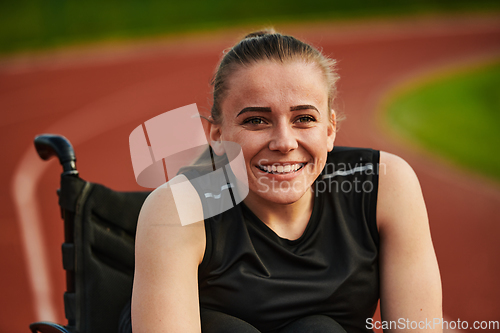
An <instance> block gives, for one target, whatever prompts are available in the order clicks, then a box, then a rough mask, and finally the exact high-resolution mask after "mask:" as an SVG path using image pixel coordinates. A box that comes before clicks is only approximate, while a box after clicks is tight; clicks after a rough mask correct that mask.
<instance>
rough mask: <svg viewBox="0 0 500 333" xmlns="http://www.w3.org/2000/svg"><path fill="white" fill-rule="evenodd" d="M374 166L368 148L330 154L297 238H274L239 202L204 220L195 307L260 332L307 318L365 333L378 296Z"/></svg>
mask: <svg viewBox="0 0 500 333" xmlns="http://www.w3.org/2000/svg"><path fill="white" fill-rule="evenodd" d="M378 162H379V152H378V151H375V150H371V149H359V148H346V147H336V148H335V149H334V150H333V151H332V152H331V153H329V155H328V159H327V164H326V166H325V168H324V170H323V172H322V174H321V175H320V176H319V177H318V179H317V180H316V181H315V183H314V185H313V187H314V192H315V199H314V207H313V211H312V214H311V217H310V220H309V222H308V225H307V227H306V229H305V231H304V233H303V234H302V236H301V237H300V238H298V239H296V240H288V239H284V238H281V237H279V236H278V235H277V234H276V233H275V232H274V231H273V230H271V229H270V228H269V227H268V226H267V225H266V224H264V223H263V222H262V221H261V220H259V218H257V216H256V215H255V214H254V213H253V212H252V211H251V210H250V209H249V208H248V207H246V206H245V204H244V203H240V204H238V205H236V206H235V207H233V208H232V209H230V210H228V211H226V212H224V213H222V214H219V215H217V216H215V217H212V218H208V219H206V220H205V230H206V237H207V241H206V250H205V255H204V258H203V261H202V263H201V264H200V266H199V269H198V280H199V298H200V306H201V307H203V308H208V309H212V310H217V311H221V312H224V313H227V314H229V315H232V316H235V317H238V318H240V319H242V320H245V321H246V322H248V323H250V324H252V325H253V326H255V327H256V328H257V329H259V330H260V331H262V332H272V331H274V330H277V329H279V328H281V327H283V326H285V325H287V324H288V323H290V322H291V321H293V320H295V319H298V318H301V317H304V316H307V315H312V314H324V315H328V316H330V317H332V318H333V319H335V320H336V321H337V322H338V323H339V324H340V325H342V326H343V327H344V329H345V330H346V331H347V332H367V331H371V330H368V329H367V328H366V320H367V318H371V317H372V316H373V314H374V311H375V309H376V306H377V301H378V298H379V268H378V253H379V250H378V249H379V236H378V232H377V223H376V206H377V192H378V166H379V163H378ZM189 178H192V177H189ZM193 185H194V186H195V187H198V186H197V185H196V184H193Z"/></svg>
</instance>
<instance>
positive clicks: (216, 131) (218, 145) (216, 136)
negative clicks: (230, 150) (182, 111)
mask: <svg viewBox="0 0 500 333" xmlns="http://www.w3.org/2000/svg"><path fill="white" fill-rule="evenodd" d="M208 135H209V136H210V146H212V149H213V150H214V152H215V154H217V155H219V156H221V155H224V153H225V149H224V145H223V144H222V132H221V124H215V123H210V124H209V127H208Z"/></svg>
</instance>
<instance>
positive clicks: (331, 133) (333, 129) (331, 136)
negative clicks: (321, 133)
mask: <svg viewBox="0 0 500 333" xmlns="http://www.w3.org/2000/svg"><path fill="white" fill-rule="evenodd" d="M331 114H332V119H331V121H330V123H329V124H328V129H327V136H328V137H327V149H328V151H332V150H333V146H334V143H335V137H336V136H337V120H336V117H335V111H334V110H333V109H332V110H331Z"/></svg>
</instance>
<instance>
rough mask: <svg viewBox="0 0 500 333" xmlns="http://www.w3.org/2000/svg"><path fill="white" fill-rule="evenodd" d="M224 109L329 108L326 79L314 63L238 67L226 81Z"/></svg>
mask: <svg viewBox="0 0 500 333" xmlns="http://www.w3.org/2000/svg"><path fill="white" fill-rule="evenodd" d="M226 87H227V91H226V92H227V93H226V96H225V98H224V100H223V102H222V109H223V111H224V109H227V110H233V109H238V108H243V107H246V106H266V107H271V108H273V107H275V108H277V107H278V106H284V107H286V108H288V107H289V106H294V105H302V104H314V105H315V106H317V107H318V109H325V108H327V105H328V87H327V84H326V79H325V77H324V75H323V73H322V71H321V70H320V69H319V67H318V66H317V65H316V64H314V63H308V62H303V61H291V62H285V63H278V62H274V61H260V62H258V63H256V64H253V65H250V66H247V67H242V66H240V67H238V68H237V69H236V70H235V71H234V72H233V73H231V74H230V75H229V77H228V80H227V86H226Z"/></svg>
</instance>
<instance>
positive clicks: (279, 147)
mask: <svg viewBox="0 0 500 333" xmlns="http://www.w3.org/2000/svg"><path fill="white" fill-rule="evenodd" d="M298 146H299V144H298V142H297V138H296V137H295V133H294V131H293V129H292V128H290V126H288V124H279V125H278V126H277V127H276V128H275V129H274V131H273V134H272V138H271V141H270V142H269V149H270V150H275V151H279V152H281V153H283V154H285V153H288V152H290V151H292V150H294V149H297V147H298Z"/></svg>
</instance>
